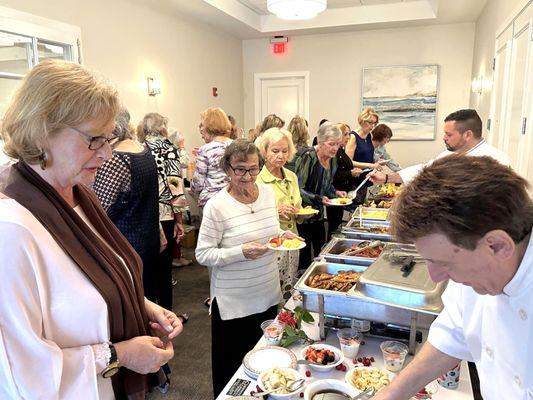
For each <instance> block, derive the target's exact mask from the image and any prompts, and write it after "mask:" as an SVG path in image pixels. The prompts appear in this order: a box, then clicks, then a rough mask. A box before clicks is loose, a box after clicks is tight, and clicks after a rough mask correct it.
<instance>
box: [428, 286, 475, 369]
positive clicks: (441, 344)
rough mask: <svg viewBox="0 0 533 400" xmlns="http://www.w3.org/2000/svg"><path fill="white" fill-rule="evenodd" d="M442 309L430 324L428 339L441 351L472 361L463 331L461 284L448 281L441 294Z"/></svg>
mask: <svg viewBox="0 0 533 400" xmlns="http://www.w3.org/2000/svg"><path fill="white" fill-rule="evenodd" d="M442 300H443V302H444V309H443V310H442V312H441V313H440V314H439V316H438V317H437V319H436V320H435V321H433V324H431V328H430V330H429V335H428V341H429V343H431V344H432V345H433V346H434V347H436V348H437V349H438V350H440V351H442V352H443V353H445V354H447V355H449V356H451V357H455V358H459V359H461V360H468V361H472V355H471V354H470V351H469V350H468V346H467V343H466V340H465V336H464V331H463V310H462V304H463V292H462V290H461V285H460V284H458V283H455V282H452V281H450V282H449V284H448V287H447V288H446V290H445V291H444V293H443V295H442Z"/></svg>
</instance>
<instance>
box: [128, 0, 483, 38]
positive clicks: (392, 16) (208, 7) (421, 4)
mask: <svg viewBox="0 0 533 400" xmlns="http://www.w3.org/2000/svg"><path fill="white" fill-rule="evenodd" d="M136 1H139V0H136ZM142 1H148V0H142ZM159 1H161V3H162V5H164V4H166V5H167V6H170V7H172V8H173V9H174V10H175V11H176V12H178V13H180V14H182V15H183V14H184V15H188V16H192V17H193V18H195V19H197V20H200V21H203V22H205V23H207V24H210V25H212V26H214V27H216V28H218V29H222V30H223V31H225V32H228V33H230V34H232V35H234V36H236V37H238V38H242V39H251V38H258V37H266V36H272V35H304V34H317V33H332V32H343V31H356V30H367V29H385V28H398V27H407V26H427V25H439V24H454V23H464V22H475V21H476V20H477V19H478V17H479V15H480V13H481V11H482V10H483V8H484V7H485V4H486V3H487V0H468V1H465V0H328V8H327V10H326V11H324V12H322V13H321V14H319V15H318V16H317V17H315V18H313V19H310V20H304V21H294V20H293V21H287V20H282V19H280V18H277V17H276V16H275V15H273V14H271V13H269V12H268V10H267V0H194V1H191V0H159Z"/></svg>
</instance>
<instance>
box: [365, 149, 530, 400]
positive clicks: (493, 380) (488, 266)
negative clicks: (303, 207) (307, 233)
mask: <svg viewBox="0 0 533 400" xmlns="http://www.w3.org/2000/svg"><path fill="white" fill-rule="evenodd" d="M465 171H467V173H465ZM528 187H529V183H528V182H527V181H526V180H525V179H524V178H522V177H520V176H519V175H518V174H516V173H515V172H514V171H513V170H512V169H510V168H508V167H506V166H504V165H502V164H501V163H498V162H497V161H495V160H494V159H493V158H491V157H486V156H485V157H483V156H482V157H467V156H464V155H451V156H448V157H445V158H440V159H438V160H435V161H434V162H433V163H432V164H431V165H429V166H426V167H425V168H423V170H422V171H421V172H420V174H419V175H418V176H417V177H416V178H415V179H414V180H413V181H412V182H411V183H410V184H409V185H407V186H406V187H405V189H404V190H403V192H402V193H401V194H400V196H399V198H398V199H397V201H396V202H395V206H394V207H395V212H394V213H393V214H392V221H391V223H392V229H393V233H394V235H396V237H397V238H399V239H400V240H401V241H410V242H414V244H415V246H416V248H417V250H418V252H419V253H420V255H421V256H422V257H424V258H425V259H426V260H427V266H428V269H429V273H430V276H431V278H432V279H433V280H434V281H443V280H446V279H450V282H449V285H448V288H447V289H446V290H445V292H444V294H443V296H442V299H443V303H444V309H443V311H442V312H441V314H440V315H439V316H438V317H437V319H436V320H435V321H434V322H433V324H432V326H431V328H430V332H429V335H428V340H427V342H426V343H425V344H424V345H423V346H422V348H421V350H420V351H419V352H418V354H417V355H416V356H415V357H414V358H413V360H412V361H411V362H410V363H409V364H408V365H407V366H406V367H405V368H404V370H403V371H402V372H401V373H400V374H399V375H398V376H397V377H396V379H394V380H393V381H392V382H391V384H390V386H389V387H387V388H386V389H384V390H382V391H381V392H379V393H378V394H377V395H376V396H375V397H374V399H375V400H385V399H387V400H407V399H409V398H410V397H411V396H412V395H414V394H415V393H416V392H417V391H418V390H419V389H420V388H422V387H423V386H424V385H426V384H427V383H429V382H431V381H432V380H434V379H435V378H437V377H438V376H439V375H441V374H443V373H445V372H446V371H448V370H450V369H452V368H453V367H454V366H455V365H457V364H458V363H459V362H460V360H468V361H474V362H475V363H476V367H477V370H478V374H479V379H480V387H481V394H482V395H483V398H484V400H496V399H497V400H500V399H513V400H526V399H533V361H532V360H533V240H532V239H531V229H532V226H533V200H532V198H531V197H530V196H529V194H528V192H527V188H528ZM440 390H447V389H442V388H441V389H440Z"/></svg>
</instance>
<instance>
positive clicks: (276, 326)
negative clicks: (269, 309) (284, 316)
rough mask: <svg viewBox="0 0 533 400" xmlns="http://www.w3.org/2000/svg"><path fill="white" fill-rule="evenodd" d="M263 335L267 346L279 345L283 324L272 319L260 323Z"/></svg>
mask: <svg viewBox="0 0 533 400" xmlns="http://www.w3.org/2000/svg"><path fill="white" fill-rule="evenodd" d="M261 329H262V330H263V336H264V337H265V341H266V342H267V344H268V345H269V346H279V344H280V343H281V337H282V336H283V330H284V329H285V325H284V324H282V323H281V322H278V321H276V320H273V319H269V320H266V321H264V322H263V323H261Z"/></svg>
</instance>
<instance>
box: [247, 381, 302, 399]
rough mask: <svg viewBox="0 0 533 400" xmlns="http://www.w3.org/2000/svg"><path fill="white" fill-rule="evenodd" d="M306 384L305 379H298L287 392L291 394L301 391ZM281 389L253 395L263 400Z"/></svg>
mask: <svg viewBox="0 0 533 400" xmlns="http://www.w3.org/2000/svg"><path fill="white" fill-rule="evenodd" d="M304 383H305V379H298V380H296V381H294V382H293V383H292V384H291V385H290V386H288V387H287V390H289V391H290V392H294V391H296V390H298V389H300V388H301V387H302V386H303V385H304ZM279 389H280V388H276V389H271V390H265V391H264V392H255V393H254V394H252V396H254V397H258V398H263V397H264V396H266V395H267V394H269V393H274V392H276V391H278V390H279Z"/></svg>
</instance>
